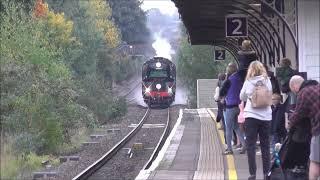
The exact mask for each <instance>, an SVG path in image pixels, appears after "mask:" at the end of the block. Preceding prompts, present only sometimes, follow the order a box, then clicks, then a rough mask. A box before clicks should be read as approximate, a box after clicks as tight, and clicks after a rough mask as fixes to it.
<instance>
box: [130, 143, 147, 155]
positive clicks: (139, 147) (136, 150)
mask: <svg viewBox="0 0 320 180" xmlns="http://www.w3.org/2000/svg"><path fill="white" fill-rule="evenodd" d="M143 150H144V144H143V143H133V144H132V147H131V148H130V150H129V151H128V155H129V158H131V157H132V156H133V155H134V154H140V153H142V152H143Z"/></svg>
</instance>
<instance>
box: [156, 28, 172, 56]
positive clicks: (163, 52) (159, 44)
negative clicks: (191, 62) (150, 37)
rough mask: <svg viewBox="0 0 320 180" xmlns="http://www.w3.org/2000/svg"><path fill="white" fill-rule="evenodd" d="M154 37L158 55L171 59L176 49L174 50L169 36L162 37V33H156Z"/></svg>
mask: <svg viewBox="0 0 320 180" xmlns="http://www.w3.org/2000/svg"><path fill="white" fill-rule="evenodd" d="M154 38H155V42H154V43H153V44H152V47H153V48H154V49H155V51H156V54H157V55H156V56H160V57H164V58H168V59H170V60H171V59H172V58H171V54H174V51H173V50H172V48H171V45H170V43H169V42H168V40H167V38H164V37H162V36H161V33H156V34H155V35H154Z"/></svg>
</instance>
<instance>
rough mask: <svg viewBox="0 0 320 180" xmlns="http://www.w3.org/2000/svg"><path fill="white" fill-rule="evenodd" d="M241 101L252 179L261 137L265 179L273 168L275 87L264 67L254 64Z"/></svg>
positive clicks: (243, 88) (258, 63)
mask: <svg viewBox="0 0 320 180" xmlns="http://www.w3.org/2000/svg"><path fill="white" fill-rule="evenodd" d="M240 99H241V100H242V101H246V105H245V108H244V117H245V124H244V125H245V135H246V145H247V156H248V164H249V173H250V176H249V178H248V179H250V180H251V179H256V171H257V166H256V159H255V158H256V141H257V137H258V135H259V139H260V146H261V153H262V163H263V173H264V177H266V175H267V173H268V171H269V168H270V142H269V129H270V123H271V119H272V111H271V103H272V85H271V81H270V80H269V78H268V75H267V72H266V70H265V68H264V67H263V64H262V63H261V62H259V61H253V62H252V63H251V64H250V66H249V69H248V73H247V77H246V80H245V82H244V84H243V87H242V89H241V91H240Z"/></svg>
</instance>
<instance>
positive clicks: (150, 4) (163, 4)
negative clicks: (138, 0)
mask: <svg viewBox="0 0 320 180" xmlns="http://www.w3.org/2000/svg"><path fill="white" fill-rule="evenodd" d="M141 8H142V9H143V10H145V11H146V10H148V9H152V8H158V9H160V11H161V12H162V13H164V14H169V15H173V14H174V13H178V11H177V8H176V7H175V5H174V3H173V2H172V1H170V0H143V4H142V5H141Z"/></svg>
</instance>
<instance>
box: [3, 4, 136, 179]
mask: <svg viewBox="0 0 320 180" xmlns="http://www.w3.org/2000/svg"><path fill="white" fill-rule="evenodd" d="M59 3H64V4H59ZM0 8H1V13H0V21H1V27H0V28H1V36H0V42H1V57H0V66H1V71H0V85H1V105H0V108H1V109H0V110H1V179H7V178H8V179H12V178H22V177H23V174H22V172H24V171H31V170H34V169H36V168H39V166H40V165H41V163H40V162H41V161H42V160H43V159H48V158H49V156H51V154H59V153H61V152H66V151H70V150H72V149H73V148H74V147H77V146H78V145H79V141H80V140H81V138H83V137H84V136H85V135H86V134H87V133H88V132H89V131H90V130H91V129H92V128H93V127H95V126H97V125H98V124H103V123H106V122H108V121H110V120H112V119H115V118H117V117H119V116H122V115H123V114H124V113H125V111H126V105H125V101H124V99H122V98H118V97H116V96H115V95H114V94H113V93H112V90H111V87H112V83H113V82H115V81H121V80H124V79H126V78H127V77H130V76H131V75H132V74H133V73H135V72H136V71H137V68H138V67H139V63H141V62H137V61H133V60H132V58H131V57H130V56H125V55H124V56H123V55H122V56H118V55H117V54H116V53H115V52H116V49H117V47H118V45H119V44H120V43H121V42H122V36H121V33H120V32H119V28H118V26H117V24H115V22H114V21H113V18H112V9H111V8H110V6H109V3H108V1H105V0H95V1H83V0H82V1H78V0H70V1H63V2H60V1H59V2H57V1H50V0H48V2H47V3H45V2H43V1H42V0H37V1H35V0H29V1H28V0H26V1H23V2H22V3H20V1H18V0H14V1H12V0H11V1H10V0H4V1H1V7H0Z"/></svg>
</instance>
